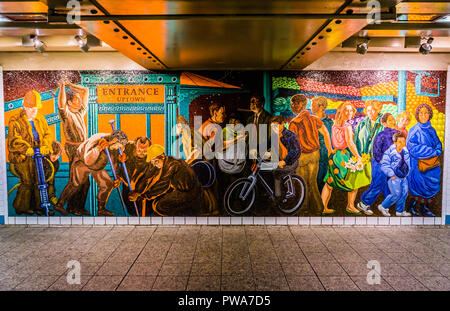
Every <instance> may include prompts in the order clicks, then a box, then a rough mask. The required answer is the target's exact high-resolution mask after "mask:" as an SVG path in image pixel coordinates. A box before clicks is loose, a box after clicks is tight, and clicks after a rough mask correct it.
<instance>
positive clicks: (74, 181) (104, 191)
mask: <svg viewBox="0 0 450 311" xmlns="http://www.w3.org/2000/svg"><path fill="white" fill-rule="evenodd" d="M127 142H128V138H127V135H126V134H125V133H124V132H122V131H119V130H116V131H114V132H113V133H112V134H110V133H108V134H106V133H97V134H94V135H92V136H91V137H89V138H88V140H86V141H85V142H84V143H82V144H81V145H80V147H78V149H77V152H76V154H75V157H74V159H73V164H72V167H71V168H70V177H69V182H68V183H67V185H66V187H65V188H64V190H63V192H62V193H61V196H60V198H59V201H58V204H57V205H56V206H55V209H56V210H58V211H63V212H62V213H63V214H64V215H67V211H65V210H64V205H65V204H66V202H67V201H68V200H69V199H70V198H71V197H72V196H73V194H74V193H77V192H78V191H80V189H81V188H82V186H83V184H84V183H85V182H86V180H87V179H89V175H92V177H93V178H94V180H95V182H96V183H97V185H98V193H97V204H98V213H97V215H98V216H114V213H113V212H110V211H108V210H107V209H106V202H107V200H108V197H109V195H110V193H111V190H112V189H113V188H117V187H119V186H120V179H116V180H114V181H112V180H111V177H110V176H109V174H108V172H107V171H106V170H105V167H106V165H107V164H108V158H107V155H106V152H105V151H104V150H105V149H106V148H108V150H111V151H117V150H118V149H119V148H122V149H123V148H124V147H125V145H126V144H127ZM125 160H126V156H125V155H124V154H122V155H118V152H111V161H112V163H113V165H114V166H116V165H117V164H116V162H117V161H120V162H124V161H125Z"/></svg>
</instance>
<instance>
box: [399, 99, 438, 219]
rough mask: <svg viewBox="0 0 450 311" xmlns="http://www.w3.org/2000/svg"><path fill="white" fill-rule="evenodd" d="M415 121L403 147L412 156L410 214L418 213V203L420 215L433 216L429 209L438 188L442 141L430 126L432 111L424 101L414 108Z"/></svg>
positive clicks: (409, 180) (409, 178) (416, 214)
mask: <svg viewBox="0 0 450 311" xmlns="http://www.w3.org/2000/svg"><path fill="white" fill-rule="evenodd" d="M415 117H416V119H417V124H416V125H414V126H413V127H412V128H411V129H410V130H409V133H408V139H407V141H406V146H407V148H408V150H409V155H410V158H411V172H410V174H409V175H408V186H409V190H410V192H411V195H412V196H413V201H412V202H411V204H410V206H409V209H410V212H411V214H412V215H413V216H418V215H419V213H418V212H417V210H416V208H417V207H418V205H420V213H421V214H422V216H430V217H434V216H435V215H434V213H432V212H431V211H430V209H429V207H428V206H429V204H430V203H431V200H432V198H433V197H434V196H435V195H436V194H437V193H438V192H439V191H440V189H441V186H440V183H441V165H440V160H439V157H440V155H441V153H442V143H441V141H440V140H439V137H438V136H437V133H436V130H435V129H434V128H433V127H432V126H431V122H430V120H431V119H432V118H433V110H432V109H431V107H430V106H429V105H427V104H421V105H419V106H418V107H417V109H416V114H415Z"/></svg>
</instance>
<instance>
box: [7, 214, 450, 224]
mask: <svg viewBox="0 0 450 311" xmlns="http://www.w3.org/2000/svg"><path fill="white" fill-rule="evenodd" d="M442 219H443V218H442V217H352V216H349V217H49V219H48V220H47V217H37V216H18V217H8V218H6V224H10V225H26V224H33V225H44V226H48V225H69V226H77V225H81V226H105V225H106V226H110V225H136V226H148V225H162V226H173V225H209V226H218V225H261V226H262V225H273V226H275V225H281V226H291V225H301V226H317V225H322V226H408V225H409V226H411V225H412V226H423V225H430V226H435V225H438V226H439V225H443V224H444V222H443V221H442Z"/></svg>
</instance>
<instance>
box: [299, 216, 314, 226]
mask: <svg viewBox="0 0 450 311" xmlns="http://www.w3.org/2000/svg"><path fill="white" fill-rule="evenodd" d="M310 223H311V217H298V224H299V225H307V226H309V225H310Z"/></svg>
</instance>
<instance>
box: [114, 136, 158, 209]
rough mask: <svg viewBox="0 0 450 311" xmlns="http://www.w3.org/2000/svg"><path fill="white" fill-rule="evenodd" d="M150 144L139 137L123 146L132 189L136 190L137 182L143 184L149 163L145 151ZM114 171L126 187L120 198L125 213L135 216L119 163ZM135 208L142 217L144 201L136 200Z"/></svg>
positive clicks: (145, 138)
mask: <svg viewBox="0 0 450 311" xmlns="http://www.w3.org/2000/svg"><path fill="white" fill-rule="evenodd" d="M151 144H152V142H151V140H150V138H148V137H144V136H140V137H137V138H136V139H135V140H130V141H128V143H127V144H126V145H125V149H124V152H123V153H124V154H125V158H124V159H123V160H125V165H126V167H127V171H128V176H129V178H130V183H131V187H132V189H135V188H136V184H137V183H139V182H143V180H142V178H141V177H142V176H143V174H144V172H145V170H146V168H147V166H148V165H150V163H148V162H147V149H148V148H149V147H150V146H151ZM116 164H117V165H116V167H115V171H116V172H117V174H118V177H119V178H120V179H121V180H122V181H123V182H124V183H125V184H126V185H127V187H122V194H123V195H122V197H123V199H124V201H125V204H126V206H127V211H128V213H129V214H130V215H133V216H136V211H135V210H134V204H133V202H131V201H130V200H128V194H129V192H130V190H129V188H128V184H127V179H126V177H125V172H124V170H123V168H120V167H119V166H118V164H119V162H116ZM136 203H137V206H138V209H139V210H140V212H139V214H140V215H142V216H144V215H143V214H144V213H143V211H145V207H144V205H143V204H145V201H144V200H142V199H139V200H137V202H136Z"/></svg>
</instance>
